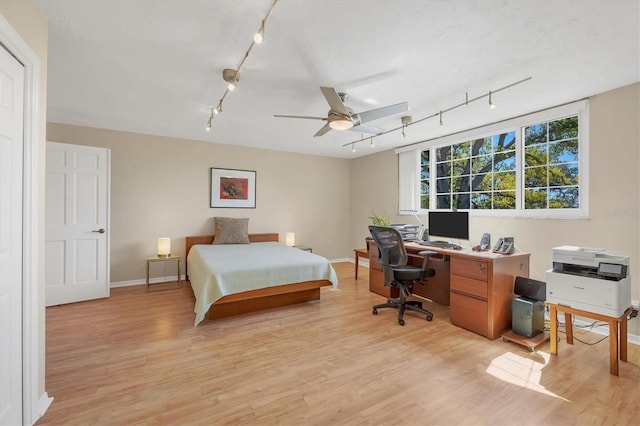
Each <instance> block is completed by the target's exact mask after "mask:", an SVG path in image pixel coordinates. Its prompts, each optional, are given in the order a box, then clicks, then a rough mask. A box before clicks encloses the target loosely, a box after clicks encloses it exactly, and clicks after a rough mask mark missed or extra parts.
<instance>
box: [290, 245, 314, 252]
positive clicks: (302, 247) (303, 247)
mask: <svg viewBox="0 0 640 426" xmlns="http://www.w3.org/2000/svg"><path fill="white" fill-rule="evenodd" d="M293 247H295V248H297V249H298V250H304V251H308V252H309V253H313V250H312V249H311V247H307V246H293Z"/></svg>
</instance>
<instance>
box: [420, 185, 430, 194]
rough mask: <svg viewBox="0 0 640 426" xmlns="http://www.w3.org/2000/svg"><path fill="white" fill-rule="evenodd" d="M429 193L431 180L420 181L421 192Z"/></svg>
mask: <svg viewBox="0 0 640 426" xmlns="http://www.w3.org/2000/svg"><path fill="white" fill-rule="evenodd" d="M428 193H429V182H420V194H422V195H426V194H428Z"/></svg>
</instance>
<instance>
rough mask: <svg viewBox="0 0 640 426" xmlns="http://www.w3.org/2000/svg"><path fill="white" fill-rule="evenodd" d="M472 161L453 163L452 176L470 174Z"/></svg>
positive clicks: (456, 161) (465, 160)
mask: <svg viewBox="0 0 640 426" xmlns="http://www.w3.org/2000/svg"><path fill="white" fill-rule="evenodd" d="M470 161H471V159H469V158H467V159H464V160H455V161H453V166H452V174H453V176H461V175H468V174H469V162H470Z"/></svg>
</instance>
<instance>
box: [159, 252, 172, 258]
mask: <svg viewBox="0 0 640 426" xmlns="http://www.w3.org/2000/svg"><path fill="white" fill-rule="evenodd" d="M158 257H171V253H167V254H158Z"/></svg>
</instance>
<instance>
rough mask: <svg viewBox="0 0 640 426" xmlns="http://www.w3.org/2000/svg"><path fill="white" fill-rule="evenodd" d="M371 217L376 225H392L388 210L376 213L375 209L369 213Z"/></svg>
mask: <svg viewBox="0 0 640 426" xmlns="http://www.w3.org/2000/svg"><path fill="white" fill-rule="evenodd" d="M369 219H370V220H371V223H372V224H374V225H375V226H389V225H391V220H390V219H389V215H388V214H387V212H382V213H381V214H379V215H378V214H376V213H375V212H374V211H373V210H372V211H371V214H369Z"/></svg>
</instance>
